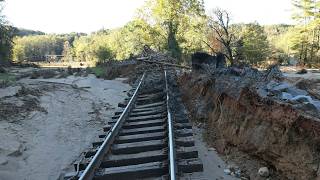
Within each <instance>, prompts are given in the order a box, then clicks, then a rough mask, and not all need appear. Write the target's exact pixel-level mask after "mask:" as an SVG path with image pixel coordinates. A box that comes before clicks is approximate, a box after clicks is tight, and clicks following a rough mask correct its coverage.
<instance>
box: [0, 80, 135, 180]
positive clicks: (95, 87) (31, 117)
mask: <svg viewBox="0 0 320 180" xmlns="http://www.w3.org/2000/svg"><path fill="white" fill-rule="evenodd" d="M122 80H123V79H116V80H102V79H97V78H96V77H95V76H93V75H89V76H87V77H75V76H68V77H67V78H61V79H55V78H49V79H29V78H24V79H20V80H19V81H17V82H16V85H14V86H9V87H7V88H2V89H0V139H1V143H0V180H20V179H26V180H46V179H49V180H51V179H53V180H56V179H57V178H58V177H59V175H60V173H61V172H63V170H64V169H65V168H67V167H68V166H69V165H70V163H71V162H73V161H74V160H76V158H77V157H78V156H79V155H80V154H81V153H82V152H83V151H84V150H85V149H86V148H88V147H90V145H91V142H92V141H93V140H94V138H96V137H97V136H98V134H99V130H102V126H103V125H104V124H106V122H107V121H108V118H110V117H111V116H112V115H113V113H114V111H115V109H116V108H117V104H118V102H120V101H122V100H123V99H124V98H125V97H126V92H125V91H127V90H128V89H130V86H129V85H128V84H125V83H123V82H122Z"/></svg>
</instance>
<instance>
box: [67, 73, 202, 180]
mask: <svg viewBox="0 0 320 180" xmlns="http://www.w3.org/2000/svg"><path fill="white" fill-rule="evenodd" d="M168 76H169V74H168V72H167V71H164V72H163V71H162V72H157V73H156V72H153V73H147V74H146V73H144V74H143V76H142V78H141V79H140V81H139V83H138V84H137V85H136V87H135V88H133V89H132V90H131V91H129V93H128V95H129V97H128V98H127V99H126V100H127V102H126V103H125V104H122V106H123V107H124V109H123V111H118V112H116V113H115V115H114V116H113V117H112V120H111V121H109V122H108V125H107V126H105V127H104V128H103V129H104V131H105V132H106V133H105V134H103V135H100V136H99V140H98V141H97V142H94V143H93V147H92V148H91V149H90V150H88V151H86V152H85V153H84V155H83V156H82V158H81V160H79V161H78V162H76V163H75V165H74V166H75V172H72V173H69V174H68V175H66V176H65V179H80V180H87V179H113V180H121V179H126V180H127V179H171V180H174V179H179V178H180V179H182V177H185V174H188V173H193V172H199V171H202V170H203V167H202V163H201V161H200V160H199V159H198V152H197V150H196V149H197V148H195V146H194V140H193V134H192V126H191V125H190V123H189V122H188V119H186V118H175V117H174V115H173V114H172V109H173V108H174V105H173V103H172V97H170V87H169V83H168V81H169V80H168V79H169V77H168Z"/></svg>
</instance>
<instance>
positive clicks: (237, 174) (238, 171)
mask: <svg viewBox="0 0 320 180" xmlns="http://www.w3.org/2000/svg"><path fill="white" fill-rule="evenodd" d="M235 176H236V177H237V178H240V177H241V170H240V169H237V170H236V171H235Z"/></svg>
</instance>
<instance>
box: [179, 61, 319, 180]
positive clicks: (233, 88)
mask: <svg viewBox="0 0 320 180" xmlns="http://www.w3.org/2000/svg"><path fill="white" fill-rule="evenodd" d="M178 83H179V86H180V88H181V92H182V94H183V101H184V103H185V104H186V106H187V108H188V109H189V112H190V115H191V117H192V119H193V120H195V121H198V122H203V123H204V124H205V128H206V131H207V132H206V136H207V137H208V138H207V139H208V140H209V141H211V143H212V144H215V146H216V149H217V150H218V151H219V152H220V153H228V149H230V148H231V149H237V150H240V151H242V152H245V153H246V154H249V155H250V156H252V157H254V158H258V159H260V160H262V161H264V162H266V163H267V164H268V166H269V167H271V168H273V169H275V170H276V171H277V172H278V173H279V174H281V177H286V178H288V179H316V178H317V177H318V176H319V162H320V159H319V158H320V153H319V151H320V146H319V144H320V138H319V137H320V136H319V135H320V119H319V116H320V115H319V114H320V113H319V99H317V94H314V93H312V94H310V91H309V89H308V87H307V86H306V84H313V85H314V84H317V83H318V84H319V83H320V81H319V80H318V81H315V82H312V83H310V82H309V81H308V80H294V81H293V80H290V79H288V78H285V77H283V76H282V74H281V72H280V71H279V70H278V69H277V67H272V68H270V69H268V70H267V71H263V72H262V71H258V70H255V69H252V68H242V69H238V68H222V69H215V70H213V71H211V72H210V73H208V72H206V73H200V72H188V73H183V74H182V75H181V76H180V77H179V80H178ZM312 92H314V89H313V91H312Z"/></svg>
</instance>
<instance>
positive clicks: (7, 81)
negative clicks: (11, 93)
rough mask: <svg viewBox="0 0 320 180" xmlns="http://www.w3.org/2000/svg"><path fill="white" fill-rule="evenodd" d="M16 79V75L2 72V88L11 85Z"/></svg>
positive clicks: (0, 74) (0, 79)
mask: <svg viewBox="0 0 320 180" xmlns="http://www.w3.org/2000/svg"><path fill="white" fill-rule="evenodd" d="M15 81H16V77H15V76H14V75H12V74H9V73H0V88H4V87H7V86H10V85H11V84H13V83H14V82H15Z"/></svg>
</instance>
